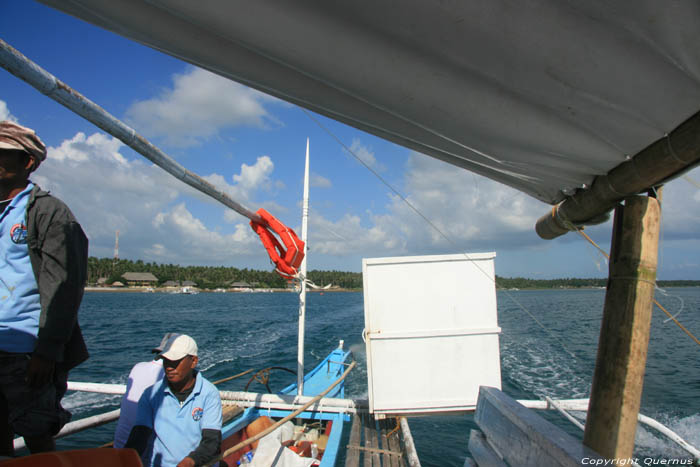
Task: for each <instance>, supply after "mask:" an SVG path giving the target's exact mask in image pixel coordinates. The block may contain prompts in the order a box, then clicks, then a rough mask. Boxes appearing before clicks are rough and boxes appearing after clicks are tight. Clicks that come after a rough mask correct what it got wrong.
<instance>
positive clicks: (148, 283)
mask: <svg viewBox="0 0 700 467" xmlns="http://www.w3.org/2000/svg"><path fill="white" fill-rule="evenodd" d="M122 277H123V278H124V280H125V281H126V283H127V284H128V285H129V287H154V286H155V285H157V284H158V278H157V277H156V276H154V275H153V274H151V273H150V272H125V273H124V274H122Z"/></svg>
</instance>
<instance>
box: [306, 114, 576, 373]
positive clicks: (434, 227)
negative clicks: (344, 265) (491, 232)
mask: <svg viewBox="0 0 700 467" xmlns="http://www.w3.org/2000/svg"><path fill="white" fill-rule="evenodd" d="M301 110H302V112H304V113H305V114H306V116H307V117H309V119H311V121H313V122H314V123H316V125H318V126H319V128H321V129H322V130H323V131H324V132H325V133H326V134H328V135H329V136H330V137H331V138H332V139H334V140H335V141H336V142H337V143H338V144H339V145H340V146H341V147H343V148H344V149H345V150H346V151H347V152H348V153H349V154H350V155H352V157H354V158H355V159H356V160H357V161H358V162H359V163H360V164H362V165H363V166H364V167H365V168H366V169H367V170H369V171H370V172H372V174H373V175H374V176H375V177H377V178H378V179H379V181H380V182H382V183H383V184H384V185H385V186H386V187H387V188H389V189H390V190H391V191H392V192H394V194H396V196H398V197H399V198H400V199H401V200H402V201H403V202H404V203H406V205H408V207H409V208H411V209H412V210H413V211H414V212H415V213H416V214H418V216H420V217H421V218H422V219H423V220H424V221H425V222H427V223H428V225H430V227H432V228H433V230H435V231H436V232H437V233H438V234H439V235H440V236H441V237H442V238H444V239H445V240H447V242H448V243H450V244H451V245H453V246H454V247H455V248H456V249H457V250H461V249H462V248H461V247H460V246H459V245H457V243H456V242H455V241H454V240H452V239H451V238H450V237H448V236H447V234H445V233H444V232H443V231H442V230H440V228H439V227H438V226H436V225H435V224H434V223H433V222H432V221H431V220H430V219H428V218H427V217H426V216H425V215H424V214H423V213H422V212H420V211H419V210H418V208H416V207H415V206H414V205H413V204H411V202H410V201H408V199H407V198H406V197H405V196H404V195H402V194H401V193H400V192H399V191H398V190H397V189H396V188H394V187H393V186H392V185H391V184H390V183H389V182H388V181H386V180H385V179H384V178H383V177H382V176H381V175H379V173H377V171H375V170H374V169H372V167H370V166H369V165H368V164H367V163H366V162H365V161H363V160H362V159H361V158H360V157H359V156H358V155H357V154H355V152H354V151H353V150H352V149H350V148H349V147H347V146H346V145H345V143H343V142H342V141H341V140H340V138H338V137H337V136H336V135H335V134H334V133H333V132H331V131H330V130H329V129H328V128H326V127H325V126H324V125H323V124H322V123H321V122H320V121H319V120H318V119H316V118H314V116H313V115H311V114H310V113H309V112H308V111H307V110H306V109H303V108H302V109H301ZM461 254H463V255H464V257H465V258H467V260H469V261H470V262H471V263H472V264H473V265H474V266H475V267H476V268H477V269H478V270H479V271H481V273H482V274H484V275H485V276H486V277H487V278H488V279H489V280H491V281H492V282H493V283H494V286H495V287H496V289H499V290H501V291H502V292H504V293H505V294H506V296H508V298H510V299H511V300H512V301H513V302H514V303H515V304H516V305H517V306H518V307H519V308H520V309H521V310H522V311H524V312H525V313H527V314H528V315H529V316H530V318H532V319H533V320H534V321H535V323H537V324H538V325H539V326H540V327H541V328H542V329H543V330H544V331H545V332H546V333H547V334H549V336H550V337H551V338H553V339H554V340H556V341H557V342H559V345H561V346H562V348H563V349H564V350H565V351H566V353H568V354H569V355H570V356H571V357H573V358H574V359H576V355H574V353H573V352H572V351H570V350H569V349H568V348H567V347H566V345H565V344H564V341H563V340H561V339H560V338H558V337H557V336H556V335H555V334H554V333H552V332H551V331H550V330H549V329H547V328H546V327H545V326H544V324H542V323H541V322H540V321H539V320H538V319H537V318H535V315H533V314H532V313H531V312H530V311H529V310H528V309H527V308H525V307H524V306H523V305H522V304H521V303H520V302H518V301H517V300H516V299H515V297H513V295H512V294H511V293H510V292H509V291H508V290H507V289H503V288H500V287H499V286H498V284H497V283H496V279H495V278H493V277H491V276H490V275H489V274H488V273H487V272H486V271H484V270H483V269H482V268H481V267H480V266H479V264H478V263H477V262H476V261H474V260H473V259H472V258H471V257H470V256H469V254H468V253H466V252H462V253H461Z"/></svg>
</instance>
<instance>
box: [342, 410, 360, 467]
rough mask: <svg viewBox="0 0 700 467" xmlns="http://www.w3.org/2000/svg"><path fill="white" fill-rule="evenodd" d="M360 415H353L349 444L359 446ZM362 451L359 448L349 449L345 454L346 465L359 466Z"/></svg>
mask: <svg viewBox="0 0 700 467" xmlns="http://www.w3.org/2000/svg"><path fill="white" fill-rule="evenodd" d="M360 423H361V422H360V416H359V415H357V414H355V415H353V417H352V427H351V428H350V441H349V443H350V444H349V445H348V446H358V445H359V444H360ZM359 465H360V452H359V451H358V450H357V449H349V448H348V449H347V452H346V454H345V467H359Z"/></svg>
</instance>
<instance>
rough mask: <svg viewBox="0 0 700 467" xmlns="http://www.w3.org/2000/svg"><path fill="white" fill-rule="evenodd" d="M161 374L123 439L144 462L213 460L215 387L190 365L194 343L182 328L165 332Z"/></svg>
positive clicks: (217, 417)
mask: <svg viewBox="0 0 700 467" xmlns="http://www.w3.org/2000/svg"><path fill="white" fill-rule="evenodd" d="M158 357H159V358H161V359H162V360H163V368H164V369H165V377H164V378H162V379H161V380H160V381H157V382H156V383H155V384H154V385H153V386H151V387H150V388H148V389H146V390H145V391H144V393H143V395H142V396H141V399H140V400H139V405H138V413H137V415H136V422H135V426H134V428H133V429H132V430H131V434H130V435H129V439H128V441H127V442H126V446H125V447H127V448H134V449H136V450H137V451H138V452H139V454H141V455H142V456H143V455H144V453H146V452H147V451H148V449H147V448H148V447H149V443H152V448H153V449H152V453H151V455H150V458H148V459H142V460H143V461H144V465H145V466H153V467H161V466H178V467H193V466H199V465H203V464H205V463H207V462H209V461H211V460H213V459H214V458H215V457H216V456H217V455H218V454H219V452H220V447H221V398H220V397H219V391H217V390H216V388H215V387H214V385H213V384H211V383H210V382H209V381H207V380H206V379H205V378H204V377H203V376H202V375H201V374H200V373H199V372H197V371H196V370H195V367H196V366H197V362H198V361H199V360H198V357H197V344H196V342H195V341H194V339H192V338H191V337H190V336H188V335H185V334H180V335H176V336H175V337H173V338H171V339H170V340H169V341H168V343H167V344H166V346H165V349H164V350H163V352H161V353H160V354H159V355H158Z"/></svg>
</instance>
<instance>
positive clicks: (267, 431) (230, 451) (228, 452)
mask: <svg viewBox="0 0 700 467" xmlns="http://www.w3.org/2000/svg"><path fill="white" fill-rule="evenodd" d="M356 364H357V362H352V363H351V364H350V365H349V366H348V368H347V369H346V370H345V371H344V372H343V374H342V375H341V376H340V378H338V379H337V380H336V381H335V382H334V383H333V384H331V385H330V386H329V387H328V388H327V389H326V390H325V391H323V392H322V393H321V394H319V395H318V396H316V397H314V398H313V399H311V400H310V401H309V402H307V403H306V404H304V405H303V406H301V407H300V408H298V409H297V410H295V411H294V412H292V413H290V414H289V415H287V416H286V417H284V418H283V419H282V420H279V421H278V422H277V423H275V424H274V425H272V426H270V427H269V428H267V429H265V430H263V431H261V432H260V433H258V434H257V435H255V436H253V437H251V438H248V439H246V440H245V441H242V442H240V443H238V444H236V445H235V446H233V447H232V448H229V449H227V450H226V451H225V452H224V453H222V454H219V455H218V456H217V457H216V458H215V459H213V460H211V461H209V462H208V463H206V464H204V467H211V466H212V465H214V464H216V463H217V462H219V461H220V460H222V459H223V458H224V457H226V456H229V455H231V454H233V453H234V452H236V451H239V450H240V449H242V448H244V447H246V446H248V445H250V444H252V443H254V442H255V441H257V440H259V439H260V438H262V437H264V436H267V435H268V434H270V433H272V432H273V431H275V430H276V429H277V428H279V427H280V426H281V425H282V424H284V423H286V422H288V421H289V420H291V419H292V418H294V417H296V416H297V415H299V414H300V413H302V412H303V411H305V410H306V409H308V408H309V407H311V406H312V405H314V404H315V403H316V402H318V401H319V400H320V399H322V398H323V397H324V396H325V395H326V394H328V393H329V392H331V390H332V389H333V388H335V387H336V386H337V385H338V384H340V383H341V382H342V381H343V380H344V379H345V377H346V376H347V375H348V373H350V370H352V369H353V368H354V367H355V365H356Z"/></svg>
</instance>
